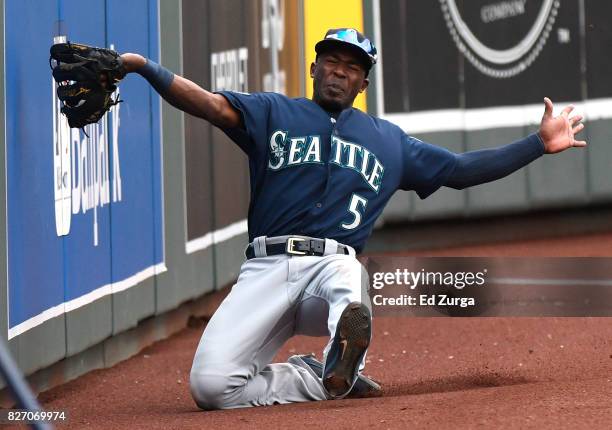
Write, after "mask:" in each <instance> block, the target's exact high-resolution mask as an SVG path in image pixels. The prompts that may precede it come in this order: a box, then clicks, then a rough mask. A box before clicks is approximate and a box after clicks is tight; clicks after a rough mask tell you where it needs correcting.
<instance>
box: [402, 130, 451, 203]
mask: <svg viewBox="0 0 612 430" xmlns="http://www.w3.org/2000/svg"><path fill="white" fill-rule="evenodd" d="M402 158H403V164H402V165H403V168H404V170H403V174H402V181H401V183H400V189H402V190H414V191H416V193H417V194H418V195H419V197H420V198H421V199H425V198H427V197H428V196H430V195H431V194H432V193H433V192H434V191H436V190H437V189H438V188H440V187H441V186H442V185H444V183H445V182H446V180H447V179H448V177H449V176H450V175H451V173H452V172H453V170H454V169H455V166H456V163H457V160H456V155H455V153H453V152H451V151H449V150H448V149H445V148H441V147H439V146H435V145H432V144H430V143H427V142H423V141H421V140H419V139H416V138H414V137H411V136H408V135H406V134H404V135H403V138H402Z"/></svg>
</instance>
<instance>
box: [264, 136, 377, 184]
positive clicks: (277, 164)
mask: <svg viewBox="0 0 612 430" xmlns="http://www.w3.org/2000/svg"><path fill="white" fill-rule="evenodd" d="M329 162H330V163H333V164H336V165H337V166H340V167H342V168H345V169H352V170H354V171H356V172H357V173H359V174H360V175H361V177H362V178H363V179H364V180H365V181H366V183H367V184H368V185H369V186H370V187H371V188H372V189H373V190H374V191H375V192H377V193H378V190H379V189H380V184H381V182H382V177H383V173H384V170H385V168H384V166H383V165H382V163H381V162H380V161H379V160H378V158H377V157H376V155H374V154H372V153H371V152H370V151H368V150H367V149H365V148H364V147H363V146H361V145H358V144H356V143H353V142H349V141H346V140H343V139H340V138H339V137H337V136H332V138H331V159H330V160H329ZM306 163H322V161H321V138H320V136H300V137H290V136H289V133H288V132H287V131H283V130H277V131H275V132H274V133H272V135H271V136H270V159H269V161H268V169H270V170H280V169H284V168H285V167H293V166H299V165H302V164H306Z"/></svg>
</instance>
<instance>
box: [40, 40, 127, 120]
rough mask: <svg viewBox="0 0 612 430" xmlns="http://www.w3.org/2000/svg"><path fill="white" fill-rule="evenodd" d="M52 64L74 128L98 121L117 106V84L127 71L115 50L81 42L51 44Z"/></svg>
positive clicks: (62, 110) (68, 116) (62, 109)
mask: <svg viewBox="0 0 612 430" xmlns="http://www.w3.org/2000/svg"><path fill="white" fill-rule="evenodd" d="M50 51H51V57H50V58H49V64H50V66H51V69H52V70H53V78H54V79H55V81H56V82H57V83H58V87H57V97H58V98H59V99H60V100H61V101H62V108H61V112H62V113H63V114H64V115H66V117H67V118H68V125H70V127H72V128H83V127H85V126H86V125H87V124H91V123H95V122H98V121H99V120H100V118H102V116H103V115H104V114H105V113H106V112H107V111H108V110H109V109H110V108H111V107H112V106H114V105H116V104H117V103H119V102H120V101H121V100H118V97H117V98H115V99H113V93H114V92H115V90H116V89H117V86H116V83H117V82H119V81H120V80H121V79H123V77H124V76H125V74H126V70H125V67H124V65H123V61H122V59H121V57H120V56H119V54H118V53H117V52H115V51H113V50H112V49H105V48H95V47H93V46H87V45H82V44H78V43H70V42H67V43H58V44H55V45H53V46H51V50H50Z"/></svg>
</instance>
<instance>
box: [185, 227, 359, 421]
mask: <svg viewBox="0 0 612 430" xmlns="http://www.w3.org/2000/svg"><path fill="white" fill-rule="evenodd" d="M261 240H265V238H263V239H262V238H257V239H256V240H255V241H254V242H255V243H257V242H258V241H261ZM337 246H338V244H337V242H336V241H334V240H331V239H326V243H325V255H324V256H321V257H318V256H288V255H275V256H259V255H261V253H262V251H261V248H260V247H255V252H256V254H255V255H256V258H253V259H251V260H247V261H245V262H244V264H243V265H242V267H241V270H240V276H239V278H238V281H237V282H236V284H235V285H234V286H233V287H232V290H231V292H230V293H229V295H228V296H227V297H226V298H225V300H224V301H223V302H222V303H221V305H220V307H219V308H218V309H217V311H216V312H215V314H214V315H213V317H212V318H211V320H210V321H209V323H208V325H207V326H206V329H205V330H204V334H203V335H202V338H201V339H200V343H199V345H198V349H197V351H196V354H195V358H194V360H193V366H192V368H191V375H190V385H191V393H192V396H193V398H194V400H195V402H196V403H197V405H198V406H199V407H201V408H202V409H229V408H240V407H248V406H261V405H272V404H279V403H293V402H306V401H313V400H326V399H328V398H329V396H328V394H327V392H326V390H325V388H324V387H323V384H322V383H321V380H320V379H319V378H318V377H317V376H316V375H315V374H314V372H313V371H312V370H310V368H309V367H308V366H307V365H304V366H300V365H297V364H292V363H273V364H270V362H271V361H272V359H273V358H274V356H275V355H276V353H277V352H278V350H279V349H280V348H281V347H282V345H283V344H284V343H285V342H286V341H287V340H288V339H289V338H290V337H292V336H294V335H298V334H301V335H307V336H325V335H327V336H330V341H329V342H328V344H327V346H326V347H325V349H324V357H325V356H326V353H327V351H328V350H329V347H330V345H331V340H332V338H333V335H334V334H335V332H336V323H337V321H338V319H339V318H340V314H341V313H342V311H343V310H344V308H345V307H346V305H348V304H349V303H351V302H354V301H360V302H364V303H366V304H367V305H368V306H370V301H369V298H368V296H367V288H366V286H367V274H366V273H365V271H364V269H363V266H362V265H361V264H360V263H359V261H358V260H357V259H356V258H355V253H354V250H353V249H352V248H351V249H350V252H351V254H350V255H342V254H337V253H336V250H337ZM258 253H259V255H258ZM263 253H265V247H264V251H263ZM364 364H365V357H364V359H363V361H362V363H361V367H360V369H363V366H364Z"/></svg>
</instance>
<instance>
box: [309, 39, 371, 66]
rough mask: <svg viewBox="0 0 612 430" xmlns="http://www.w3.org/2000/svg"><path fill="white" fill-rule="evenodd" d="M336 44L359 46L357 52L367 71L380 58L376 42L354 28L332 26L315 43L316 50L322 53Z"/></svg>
mask: <svg viewBox="0 0 612 430" xmlns="http://www.w3.org/2000/svg"><path fill="white" fill-rule="evenodd" d="M335 46H353V47H355V48H357V49H356V50H355V52H357V53H358V54H359V55H360V56H361V58H362V60H363V63H364V65H365V66H366V72H367V71H369V70H370V69H371V68H372V66H373V65H374V64H376V60H377V59H378V53H377V51H376V47H375V46H374V44H373V43H372V42H370V39H368V38H367V37H365V36H364V35H363V34H361V33H360V32H359V31H357V30H355V29H354V28H332V29H330V30H327V33H325V37H324V38H323V40H321V41H319V42H318V43H317V44H316V45H315V51H316V53H317V54H320V53H322V52H324V51H326V50H328V49H330V48H334V47H335Z"/></svg>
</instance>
